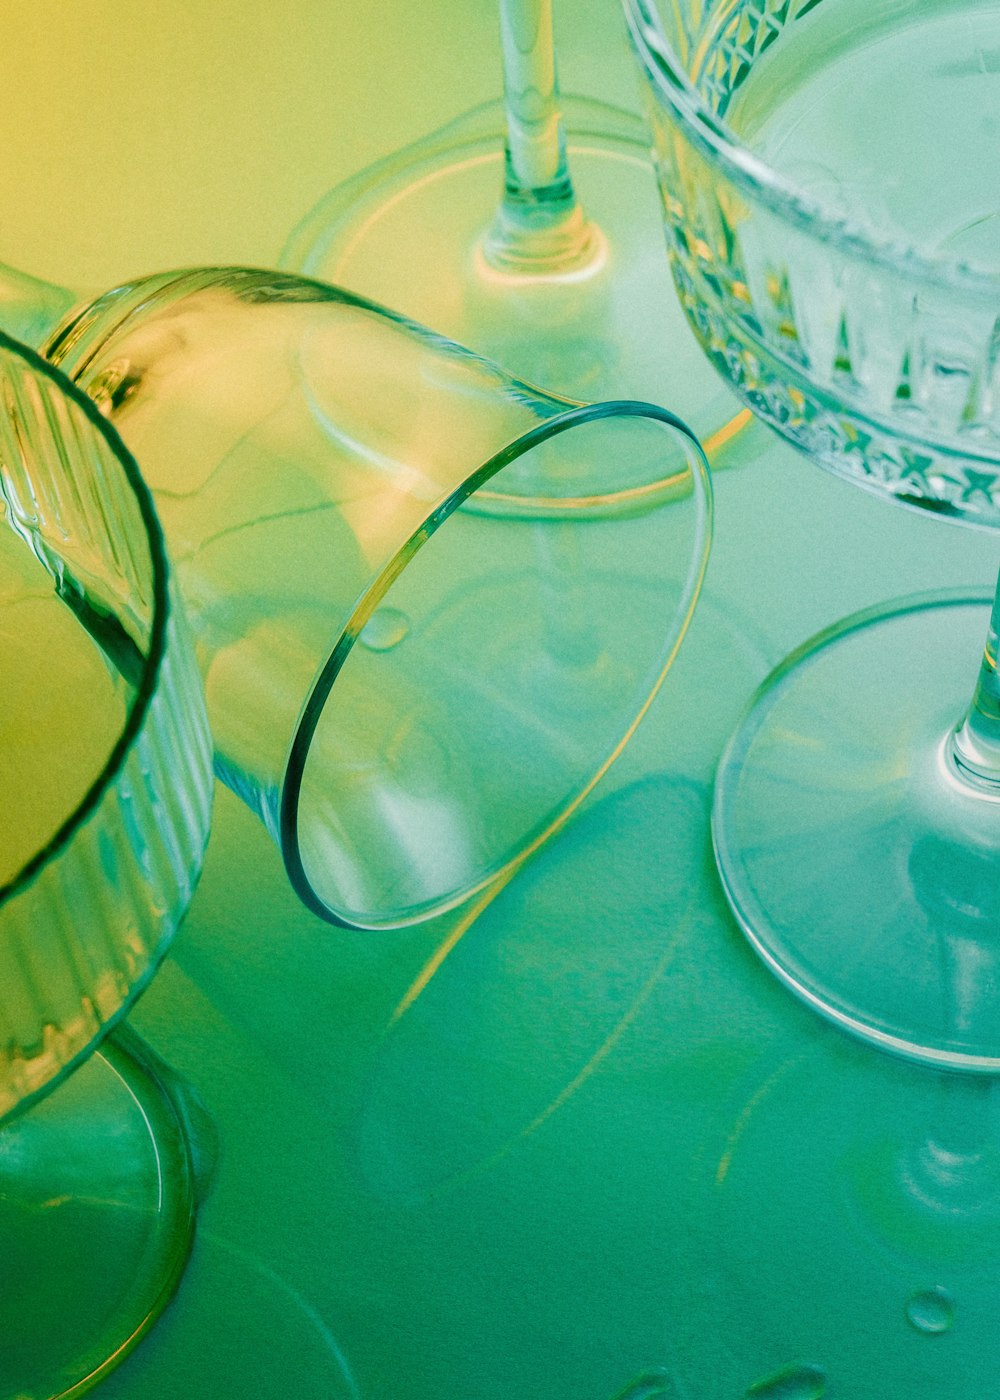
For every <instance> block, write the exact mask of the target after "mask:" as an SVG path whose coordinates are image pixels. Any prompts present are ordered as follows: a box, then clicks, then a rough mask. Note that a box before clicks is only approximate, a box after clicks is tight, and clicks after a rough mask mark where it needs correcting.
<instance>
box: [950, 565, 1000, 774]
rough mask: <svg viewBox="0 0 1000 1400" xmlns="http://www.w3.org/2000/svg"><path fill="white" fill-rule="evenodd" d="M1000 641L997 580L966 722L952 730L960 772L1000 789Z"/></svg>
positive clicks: (953, 749)
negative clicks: (999, 659)
mask: <svg viewBox="0 0 1000 1400" xmlns="http://www.w3.org/2000/svg"><path fill="white" fill-rule="evenodd" d="M998 642H1000V580H998V582H997V592H996V596H995V597H994V599H993V612H992V614H991V616H990V625H989V628H988V631H987V634H986V645H985V647H984V648H983V657H982V661H981V663H980V666H979V677H978V679H977V681H976V689H975V692H974V694H973V696H972V703H971V704H970V706H969V709H968V711H967V713H966V715H965V719H964V720H963V721H962V723H961V724H960V725H959V727H958V729H957V730H956V731H955V734H954V737H953V740H952V755H953V757H954V760H955V763H956V764H957V766H958V768H959V771H960V772H962V773H963V774H964V775H965V776H967V777H971V778H972V779H973V781H975V782H978V783H980V784H982V783H988V784H990V785H991V786H992V785H997V787H998V790H1000V678H998V676H997V651H998Z"/></svg>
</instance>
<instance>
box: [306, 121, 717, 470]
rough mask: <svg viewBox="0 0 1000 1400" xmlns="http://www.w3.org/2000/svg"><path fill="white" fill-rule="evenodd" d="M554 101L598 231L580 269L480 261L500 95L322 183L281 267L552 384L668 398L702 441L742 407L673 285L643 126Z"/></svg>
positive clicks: (500, 158)
mask: <svg viewBox="0 0 1000 1400" xmlns="http://www.w3.org/2000/svg"><path fill="white" fill-rule="evenodd" d="M560 105H561V107H562V110H563V116H564V121H565V126H566V131H567V150H568V157H569V166H570V171H571V173H572V178H573V183H574V187H575V189H576V192H577V195H578V197H579V200H580V202H581V204H582V206H583V209H584V211H585V213H586V214H587V216H588V217H589V218H590V219H591V220H592V222H593V223H594V224H596V226H597V228H598V229H599V230H600V231H601V234H602V235H603V237H602V239H601V240H600V248H601V250H602V251H601V254H600V256H598V257H595V258H593V259H592V260H591V261H590V262H589V263H588V264H587V265H586V267H584V268H583V269H582V270H578V271H576V272H574V273H566V274H563V275H541V274H537V273H532V274H526V273H523V272H521V273H512V272H503V271H499V270H497V269H496V268H493V267H491V266H490V265H489V264H488V263H487V262H486V261H485V259H484V257H483V252H482V249H483V241H484V238H485V236H486V234H487V233H488V231H489V229H490V227H491V225H492V223H493V220H494V219H495V217H496V214H497V210H498V208H499V204H500V199H501V195H502V193H503V183H504V136H505V117H504V109H503V106H502V104H501V103H499V102H496V103H489V104H487V105H485V106H483V107H478V108H476V109H475V110H474V111H472V112H469V113H467V114H466V115H465V116H463V117H460V118H459V119H458V120H457V121H455V122H453V123H452V124H451V125H450V126H448V127H445V128H444V129H443V130H442V131H439V132H435V133H434V134H433V135H431V136H428V137H427V138H426V139H425V140H423V141H420V142H417V143H416V144H415V145H412V146H409V147H408V148H407V149H405V150H403V151H401V152H399V153H398V154H397V155H394V156H392V157H390V158H389V159H388V160H386V161H383V162H381V163H380V164H378V165H376V166H373V167H372V168H371V169H369V170H366V171H364V172H362V173H361V174H360V175H358V176H356V177H355V178H354V179H352V180H349V181H347V182H346V183H345V184H343V185H341V186H339V187H338V188H336V189H334V190H332V191H331V192H330V194H328V195H327V196H326V198H325V199H323V200H322V201H321V202H320V203H319V204H318V205H317V207H316V208H315V209H314V210H313V211H312V213H310V214H309V215H307V217H306V218H305V219H304V220H303V222H302V223H301V224H300V225H299V227H298V229H296V231H295V233H294V234H293V235H292V237H291V239H290V241H289V243H288V245H287V247H286V249H285V251H284V254H283V256H282V265H283V266H284V267H287V268H290V269H292V270H294V271H296V272H304V273H308V274H309V275H310V276H314V277H319V278H322V279H324V280H326V281H329V282H335V283H337V284H339V285H341V286H344V287H347V288H348V289H350V290H351V291H354V292H358V293H360V294H362V295H364V296H366V297H372V298H373V299H375V300H376V301H380V302H383V303H384V304H385V305H386V306H390V307H392V308H393V309H394V310H396V311H400V312H403V313H404V314H405V315H407V316H411V317H413V318H414V319H415V320H418V321H421V322H423V323H424V324H425V325H427V326H430V327H431V328H432V329H433V330H436V331H441V332H443V333H444V334H446V335H449V336H451V337H453V338H454V339H455V340H458V341H460V342H461V343H462V344H465V345H469V346H471V347H472V349H474V350H477V351H478V352H479V353H481V354H484V355H489V356H490V357H492V358H494V359H496V360H497V361H498V362H499V363H500V364H502V365H505V366H506V367H507V368H508V369H510V370H512V371H513V372H514V373H515V374H518V375H520V376H521V377H522V378H523V379H527V380H529V381H531V382H532V383H536V384H540V385H542V386H544V387H545V388H546V389H548V390H550V391H552V392H555V393H561V394H565V395H568V396H569V397H571V398H574V399H587V400H592V399H605V398H615V397H629V398H640V399H648V400H651V401H652V402H655V403H662V404H665V405H666V406H667V407H668V408H669V409H670V410H671V411H672V412H674V413H677V414H679V415H680V416H681V417H682V418H683V419H685V421H686V422H688V423H689V424H690V425H691V427H692V428H693V430H694V432H695V433H696V434H697V436H698V437H699V438H700V439H701V441H702V442H703V444H705V445H706V449H707V448H708V446H709V445H710V444H711V440H712V438H713V436H714V435H715V434H716V433H718V432H719V431H720V430H721V429H723V428H724V427H726V425H728V424H729V423H730V421H731V420H732V419H733V418H734V416H736V415H737V414H738V413H739V412H740V407H739V405H738V403H737V401H736V399H735V398H734V397H733V396H732V395H731V393H730V392H729V390H728V389H726V388H725V387H724V386H723V384H722V382H721V380H720V379H719V378H718V376H717V375H716V373H715V371H714V370H713V369H712V368H711V366H710V364H709V363H708V361H707V360H706V358H705V356H704V354H703V353H702V351H701V349H700V347H699V346H698V344H697V342H696V341H695V339H694V336H693V335H692V333H691V331H690V330H689V328H688V325H687V321H686V319H685V317H684V315H683V313H682V311H681V309H680V306H679V305H678V302H677V297H676V295H675V293H674V289H673V286H672V285H671V281H670V275H669V268H668V264H667V257H666V250H665V244H664V236H663V229H662V215H661V210H660V206H659V200H658V198H657V193H656V181H655V177H654V174H653V169H652V166H651V163H650V159H649V138H648V135H647V133H646V129H645V126H644V125H643V123H642V122H641V121H640V120H639V119H638V118H637V117H634V116H632V115H631V114H630V113H628V112H622V111H619V110H618V109H616V108H613V107H609V106H607V105H606V104H604V103H600V102H592V101H588V100H585V99H582V98H573V97H571V98H565V99H562V100H561V103H560Z"/></svg>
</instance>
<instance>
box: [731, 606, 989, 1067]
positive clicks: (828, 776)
mask: <svg viewBox="0 0 1000 1400" xmlns="http://www.w3.org/2000/svg"><path fill="white" fill-rule="evenodd" d="M989 615H990V608H989V599H988V598H987V596H986V595H985V594H983V595H976V594H968V593H965V594H962V595H955V594H934V595H924V596H921V597H918V598H911V599H906V600H903V601H901V602H896V603H892V604H887V605H885V606H884V607H880V608H874V609H871V610H869V611H867V612H864V613H859V614H856V615H855V616H853V617H851V618H848V619H846V620H845V621H843V622H841V623H838V624H837V625H836V626H834V627H832V628H830V629H829V630H828V631H826V632H824V633H822V634H820V636H818V637H816V638H814V639H813V640H812V641H810V642H808V643H806V644H805V646H803V647H802V648H800V650H799V651H797V652H796V653H794V654H793V655H792V656H791V657H789V658H788V659H787V660H786V661H785V662H784V663H782V665H781V666H779V667H778V669H777V670H776V671H775V672H773V674H772V675H771V676H770V678H769V679H768V680H767V681H766V682H765V683H764V685H763V686H762V687H761V689H760V690H759V691H758V693H757V695H756V697H755V699H754V701H753V703H752V705H751V708H750V710H749V712H748V714H747V716H746V717H745V719H744V722H743V724H742V726H741V728H740V729H739V730H738V731H737V733H736V735H735V736H734V738H733V739H732V740H731V742H730V745H729V748H728V750H727V752H726V753H725V755H724V756H723V759H722V762H721V764H720V768H719V774H718V778H717V783H716V796H715V811H714V816H713V834H714V838H715V847H716V857H717V861H718V867H719V872H720V874H721V877H722V881H723V884H724V886H725V889H726V894H727V896H728V898H729V902H730V904H731V906H732V908H733V911H734V913H735V914H736V917H737V919H738V920H739V922H740V924H741V925H742V927H743V930H744V932H745V933H746V935H747V937H748V938H749V939H750V941H751V943H752V944H753V945H754V947H755V948H756V949H757V951H758V953H760V955H761V957H762V958H763V959H764V961H765V962H766V963H767V964H768V965H769V966H770V967H771V968H772V969H773V971H774V972H775V973H777V975H778V976H779V977H780V978H781V979H782V980H783V981H784V982H786V983H787V984H788V986H789V987H791V989H792V990H793V991H794V992H796V993H797V994H798V995H799V996H800V997H802V998H803V999H804V1000H805V1001H806V1002H808V1003H809V1004H810V1005H811V1006H813V1007H814V1008H815V1009H816V1010H818V1011H819V1012H821V1013H822V1014H823V1015H825V1016H828V1017H829V1018H830V1019H831V1020H832V1021H834V1022H836V1023H837V1024H838V1025H840V1026H842V1027H843V1028H844V1029H846V1030H848V1031H851V1032H853V1033H854V1034H856V1035H859V1036H862V1037H864V1038H865V1039H867V1040H870V1041H873V1042H875V1043H876V1044H878V1045H879V1046H880V1047H881V1048H883V1049H885V1050H891V1051H895V1052H897V1053H900V1054H903V1055H907V1056H911V1057H913V1058H916V1059H920V1060H924V1061H929V1062H931V1063H936V1064H939V1065H942V1066H949V1067H955V1068H966V1069H984V1070H996V1069H997V1068H1000V999H998V988H1000V797H998V796H994V795H991V794H990V793H988V792H987V791H986V790H985V789H984V790H978V789H976V788H973V787H972V786H971V785H969V784H968V783H966V782H964V781H962V780H961V779H959V777H958V776H957V774H956V772H955V770H954V767H953V765H952V761H951V758H950V744H949V741H950V736H951V732H952V730H953V729H954V727H955V725H956V724H958V723H959V722H960V720H961V719H962V717H963V714H964V712H965V708H966V706H967V703H968V694H967V687H968V676H969V670H970V666H972V665H973V661H974V658H976V657H977V656H979V655H980V654H981V651H982V646H983V639H984V638H985V636H986V630H987V624H988V621H989Z"/></svg>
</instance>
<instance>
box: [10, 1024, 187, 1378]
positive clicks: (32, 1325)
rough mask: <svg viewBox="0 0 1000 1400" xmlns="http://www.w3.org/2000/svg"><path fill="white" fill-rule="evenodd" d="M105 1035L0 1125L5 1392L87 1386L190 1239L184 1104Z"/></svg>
mask: <svg viewBox="0 0 1000 1400" xmlns="http://www.w3.org/2000/svg"><path fill="white" fill-rule="evenodd" d="M133 1040H134V1038H133V1037H129V1046H130V1049H129V1050H127V1051H126V1050H125V1049H124V1048H123V1046H122V1044H121V1043H119V1042H118V1041H117V1040H115V1039H109V1040H107V1041H105V1043H104V1046H103V1047H102V1050H101V1051H100V1052H98V1053H96V1054H94V1055H92V1056H91V1057H90V1058H89V1059H88V1060H86V1061H85V1062H84V1063H83V1064H82V1065H81V1066H80V1068H79V1069H77V1070H76V1071H75V1072H74V1073H73V1074H72V1075H70V1076H69V1077H68V1078H67V1079H66V1080H65V1081H64V1083H62V1084H61V1085H60V1086H59V1088H58V1089H57V1090H56V1091H54V1092H53V1093H52V1094H50V1095H49V1096H48V1097H46V1098H45V1099H44V1100H42V1102H41V1103H39V1104H37V1105H36V1106H34V1107H32V1108H31V1109H29V1110H28V1111H27V1112H25V1113H23V1114H21V1115H20V1116H19V1117H17V1118H15V1119H14V1120H13V1121H12V1122H10V1123H8V1124H6V1125H5V1126H4V1127H3V1128H2V1129H0V1255H2V1258H3V1268H2V1270H0V1328H2V1343H0V1397H2V1400H24V1397H28V1396H30V1397H31V1400H56V1398H57V1397H59V1398H60V1400H61V1398H62V1397H69V1396H77V1395H81V1394H83V1392H84V1391H86V1390H89V1389H90V1387H91V1386H92V1385H95V1384H96V1383H97V1382H98V1381H99V1380H100V1379H101V1378H102V1377H103V1376H104V1375H106V1374H107V1372H108V1371H109V1370H111V1369H112V1367H114V1366H116V1365H117V1364H118V1362H120V1361H121V1360H122V1359H123V1358H124V1357H125V1356H126V1355H127V1354H128V1353H129V1351H131V1349H132V1347H133V1346H134V1345H135V1344H136V1343H137V1342H138V1341H139V1340H140V1338H141V1337H142V1336H143V1335H144V1334H145V1333H146V1331H147V1330H148V1329H149V1328H150V1326H152V1324H153V1322H154V1321H155V1320H156V1318H157V1317H158V1316H159V1314H160V1313H161V1312H162V1311H163V1308H164V1307H165V1306H166V1304H167V1302H168V1301H169V1299H170V1297H171V1295H172V1293H173V1291H174V1288H175V1286H176V1284H177V1282H178V1280H179V1278H180V1276H181V1273H182V1272H183V1269H184V1265H185V1263H186V1261H187V1257H188V1252H189V1249H190V1246H191V1240H192V1234H193V1227H194V1215H195V1194H194V1182H193V1173H192V1168H191V1160H190V1157H189V1154H188V1148H187V1142H186V1137H185V1131H184V1127H183V1124H182V1119H181V1116H180V1110H179V1109H178V1107H177V1106H175V1103H174V1101H173V1100H172V1098H171V1096H170V1094H169V1093H168V1092H167V1090H166V1089H165V1088H164V1086H163V1083H162V1082H161V1080H160V1077H159V1072H158V1070H157V1069H156V1068H155V1066H154V1063H153V1060H152V1058H151V1059H150V1060H149V1061H148V1062H146V1061H145V1060H144V1059H143V1058H141V1056H142V1051H141V1043H140V1044H139V1045H136V1046H134V1048H133Z"/></svg>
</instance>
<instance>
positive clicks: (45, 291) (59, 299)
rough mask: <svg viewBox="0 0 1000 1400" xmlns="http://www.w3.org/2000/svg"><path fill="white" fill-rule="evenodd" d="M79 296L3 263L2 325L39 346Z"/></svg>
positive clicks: (0, 291)
mask: <svg viewBox="0 0 1000 1400" xmlns="http://www.w3.org/2000/svg"><path fill="white" fill-rule="evenodd" d="M78 300H79V297H78V295H77V294H76V293H74V292H69V291H67V290H66V289H65V288H64V287H56V286H53V284H52V283H51V282H42V281H41V280H40V279H39V278H37V277H29V276H28V274H27V273H26V272H18V271H17V269H16V268H13V267H5V266H4V265H3V264H2V263H0V327H2V328H3V329H4V330H5V331H6V332H7V334H8V335H12V336H13V337H14V338H15V340H20V341H23V342H24V344H26V345H30V346H32V348H34V349H37V348H38V346H40V345H41V344H42V343H43V342H44V341H45V340H46V339H47V337H48V335H49V332H50V331H52V330H54V329H55V327H56V326H57V325H58V324H59V322H60V321H61V320H62V318H63V316H65V314H66V312H67V311H69V309H70V307H71V306H74V305H75V304H76V302H77V301H78Z"/></svg>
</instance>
